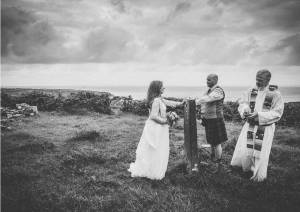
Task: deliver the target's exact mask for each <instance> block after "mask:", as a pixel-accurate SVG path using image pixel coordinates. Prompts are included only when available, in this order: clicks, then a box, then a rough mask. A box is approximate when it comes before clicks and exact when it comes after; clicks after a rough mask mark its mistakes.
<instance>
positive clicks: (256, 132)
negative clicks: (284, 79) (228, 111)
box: [247, 85, 278, 158]
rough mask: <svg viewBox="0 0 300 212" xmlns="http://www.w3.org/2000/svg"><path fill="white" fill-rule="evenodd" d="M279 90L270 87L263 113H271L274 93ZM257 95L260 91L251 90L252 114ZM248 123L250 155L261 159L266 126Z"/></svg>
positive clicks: (274, 86) (250, 103)
mask: <svg viewBox="0 0 300 212" xmlns="http://www.w3.org/2000/svg"><path fill="white" fill-rule="evenodd" d="M277 89H278V86H276V85H269V90H268V91H267V93H266V97H265V99H264V103H263V111H269V110H270V109H271V106H272V102H273V98H274V95H275V93H274V92H275V90H277ZM257 93H258V90H257V89H256V88H253V89H252V90H251V93H250V101H249V107H250V110H251V113H253V112H254V108H255V103H256V97H257ZM247 122H248V123H249V128H248V131H247V150H248V155H250V156H253V157H255V158H259V157H260V151H261V148H262V142H263V139H264V134H265V127H266V126H262V125H259V123H258V122H255V121H247Z"/></svg>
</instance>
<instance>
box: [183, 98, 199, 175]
mask: <svg viewBox="0 0 300 212" xmlns="http://www.w3.org/2000/svg"><path fill="white" fill-rule="evenodd" d="M184 150H185V154H186V157H187V159H188V163H189V165H188V166H189V168H190V169H193V168H195V164H197V163H198V155H197V123H196V102H195V100H187V102H186V104H185V105H184Z"/></svg>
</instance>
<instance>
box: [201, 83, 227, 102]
mask: <svg viewBox="0 0 300 212" xmlns="http://www.w3.org/2000/svg"><path fill="white" fill-rule="evenodd" d="M224 97H225V95H224V91H223V90H222V88H220V87H219V86H218V85H215V86H213V87H211V88H209V89H208V90H207V91H206V92H205V93H204V95H203V96H202V97H200V98H197V99H196V104H197V105H199V104H203V103H207V102H214V101H217V100H221V99H223V98H224Z"/></svg>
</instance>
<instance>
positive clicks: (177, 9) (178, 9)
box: [167, 2, 191, 22]
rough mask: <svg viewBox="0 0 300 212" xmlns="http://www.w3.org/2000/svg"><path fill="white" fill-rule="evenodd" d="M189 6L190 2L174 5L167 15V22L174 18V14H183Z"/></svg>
mask: <svg viewBox="0 0 300 212" xmlns="http://www.w3.org/2000/svg"><path fill="white" fill-rule="evenodd" d="M190 8H191V4H190V3H188V2H180V3H178V4H177V5H176V7H175V9H173V10H172V11H171V12H170V14H169V15H168V17H167V22H168V21H170V20H172V19H173V18H175V17H176V16H178V15H180V14H183V13H185V12H187V11H189V9H190Z"/></svg>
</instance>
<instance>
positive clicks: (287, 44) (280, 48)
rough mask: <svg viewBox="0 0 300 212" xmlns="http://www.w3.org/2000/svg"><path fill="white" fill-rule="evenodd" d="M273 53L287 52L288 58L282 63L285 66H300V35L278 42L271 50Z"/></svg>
mask: <svg viewBox="0 0 300 212" xmlns="http://www.w3.org/2000/svg"><path fill="white" fill-rule="evenodd" d="M272 50H273V51H276V52H279V53H283V52H286V51H287V52H288V57H286V60H285V61H284V64H286V65H295V66H299V65H300V34H295V35H292V36H289V37H286V38H284V39H282V40H280V41H279V42H278V44H277V45H276V46H275V47H274V48H273V49H272Z"/></svg>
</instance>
